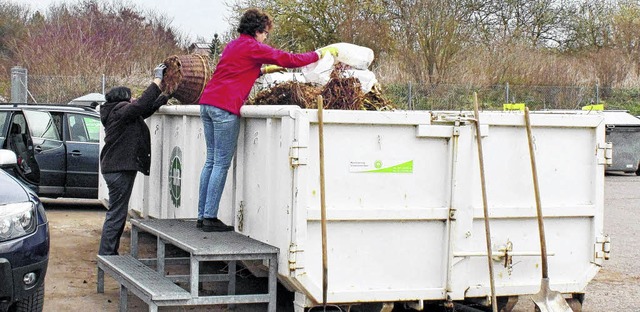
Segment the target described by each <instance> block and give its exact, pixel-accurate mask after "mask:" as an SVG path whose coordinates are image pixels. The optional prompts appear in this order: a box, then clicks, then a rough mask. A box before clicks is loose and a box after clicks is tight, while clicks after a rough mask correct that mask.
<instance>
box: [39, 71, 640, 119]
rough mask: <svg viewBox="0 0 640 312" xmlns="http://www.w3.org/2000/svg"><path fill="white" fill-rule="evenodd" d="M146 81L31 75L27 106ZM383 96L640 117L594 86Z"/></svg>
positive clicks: (405, 103) (419, 89)
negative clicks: (595, 108) (598, 108)
mask: <svg viewBox="0 0 640 312" xmlns="http://www.w3.org/2000/svg"><path fill="white" fill-rule="evenodd" d="M150 80H151V79H150V77H136V78H129V77H110V76H93V77H84V76H29V77H28V99H27V102H28V103H68V102H69V101H71V100H72V99H74V98H77V97H80V96H82V95H85V94H88V93H94V92H95V93H104V92H105V91H106V90H109V89H110V88H112V87H115V86H127V87H129V88H131V89H132V91H133V93H134V96H136V95H140V93H141V92H142V91H143V90H144V89H145V88H146V87H147V86H148V84H149V83H150ZM382 90H383V96H384V97H386V98H387V99H388V100H389V101H391V103H393V104H394V105H395V106H396V107H397V108H398V109H408V110H472V109H473V98H474V97H473V94H474V92H476V93H477V94H478V101H479V103H480V105H481V108H482V109H485V110H502V105H503V104H504V103H525V104H526V105H527V106H528V107H529V108H530V109H531V110H543V109H581V107H583V106H585V105H589V104H600V103H604V104H605V109H609V110H610V109H617V110H629V111H630V112H631V113H632V114H634V115H640V107H639V105H637V102H638V98H639V97H640V89H613V88H603V87H600V86H597V85H592V86H523V85H510V84H504V85H495V86H472V85H452V84H437V85H434V84H428V83H416V82H403V83H393V84H387V85H383V86H382Z"/></svg>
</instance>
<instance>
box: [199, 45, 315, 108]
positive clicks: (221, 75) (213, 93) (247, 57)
mask: <svg viewBox="0 0 640 312" xmlns="http://www.w3.org/2000/svg"><path fill="white" fill-rule="evenodd" d="M317 60H318V54H317V53H316V52H315V51H312V52H307V53H300V54H293V53H287V52H284V51H280V50H278V49H274V48H272V47H270V46H268V45H266V44H263V43H260V42H258V40H256V39H255V38H253V37H251V36H249V35H245V34H241V35H240V37H239V38H238V39H236V40H233V41H231V42H229V44H227V46H226V47H225V48H224V51H222V56H221V57H220V62H218V66H217V67H216V70H215V71H214V72H213V77H212V78H211V80H209V83H208V84H207V86H206V87H205V88H204V91H203V92H202V96H201V97H200V104H206V105H213V106H215V107H218V108H221V109H224V110H226V111H229V112H231V113H233V114H236V115H240V107H242V105H243V104H244V101H245V100H246V99H247V97H248V96H249V92H250V91H251V87H252V86H253V84H254V83H255V81H256V79H258V77H259V76H260V67H262V64H275V65H279V66H282V67H286V68H294V67H302V66H305V65H308V64H311V63H313V62H316V61H317Z"/></svg>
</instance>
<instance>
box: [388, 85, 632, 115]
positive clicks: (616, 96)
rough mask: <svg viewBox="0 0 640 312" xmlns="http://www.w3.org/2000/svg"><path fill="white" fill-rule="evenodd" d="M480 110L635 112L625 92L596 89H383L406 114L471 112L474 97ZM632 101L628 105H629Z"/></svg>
mask: <svg viewBox="0 0 640 312" xmlns="http://www.w3.org/2000/svg"><path fill="white" fill-rule="evenodd" d="M474 92H475V93H477V94H478V102H479V104H480V106H481V107H482V109H488V110H501V109H502V107H503V104H505V103H525V104H526V105H527V107H529V108H530V109H531V110H550V109H570V110H573V109H581V108H582V107H583V106H586V105H590V104H600V103H605V104H606V108H607V109H626V110H629V109H631V108H634V109H637V108H635V107H634V106H636V105H635V103H633V102H634V101H633V100H634V99H637V95H635V96H634V93H637V92H631V94H629V90H628V89H620V90H615V89H611V88H604V89H603V88H601V87H599V86H520V85H515V86H514V85H509V84H505V85H496V86H488V87H487V86H480V87H476V86H471V85H451V84H438V85H432V84H421V83H411V82H410V83H401V84H392V85H387V86H386V87H385V92H384V94H385V95H386V96H387V97H388V98H389V100H391V101H392V102H393V103H395V104H396V105H397V106H398V107H399V108H402V109H409V110H473V104H474V103H473V101H474V96H473V94H474ZM630 100H631V102H630Z"/></svg>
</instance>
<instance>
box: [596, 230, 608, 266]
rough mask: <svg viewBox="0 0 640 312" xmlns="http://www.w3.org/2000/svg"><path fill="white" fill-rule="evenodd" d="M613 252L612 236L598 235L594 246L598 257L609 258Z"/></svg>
mask: <svg viewBox="0 0 640 312" xmlns="http://www.w3.org/2000/svg"><path fill="white" fill-rule="evenodd" d="M610 253H611V238H610V237H609V235H604V236H598V237H596V243H595V247H594V254H595V257H596V259H600V258H601V259H604V260H609V255H610Z"/></svg>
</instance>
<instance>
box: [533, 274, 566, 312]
mask: <svg viewBox="0 0 640 312" xmlns="http://www.w3.org/2000/svg"><path fill="white" fill-rule="evenodd" d="M531 300H533V302H534V303H535V304H536V307H537V308H538V310H540V312H573V310H572V309H571V307H570V306H569V304H568V303H567V301H566V300H565V299H564V297H562V294H561V293H559V292H557V291H553V290H551V289H549V279H548V278H543V279H542V283H541V285H540V291H539V292H538V293H537V294H535V295H533V296H531Z"/></svg>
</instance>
